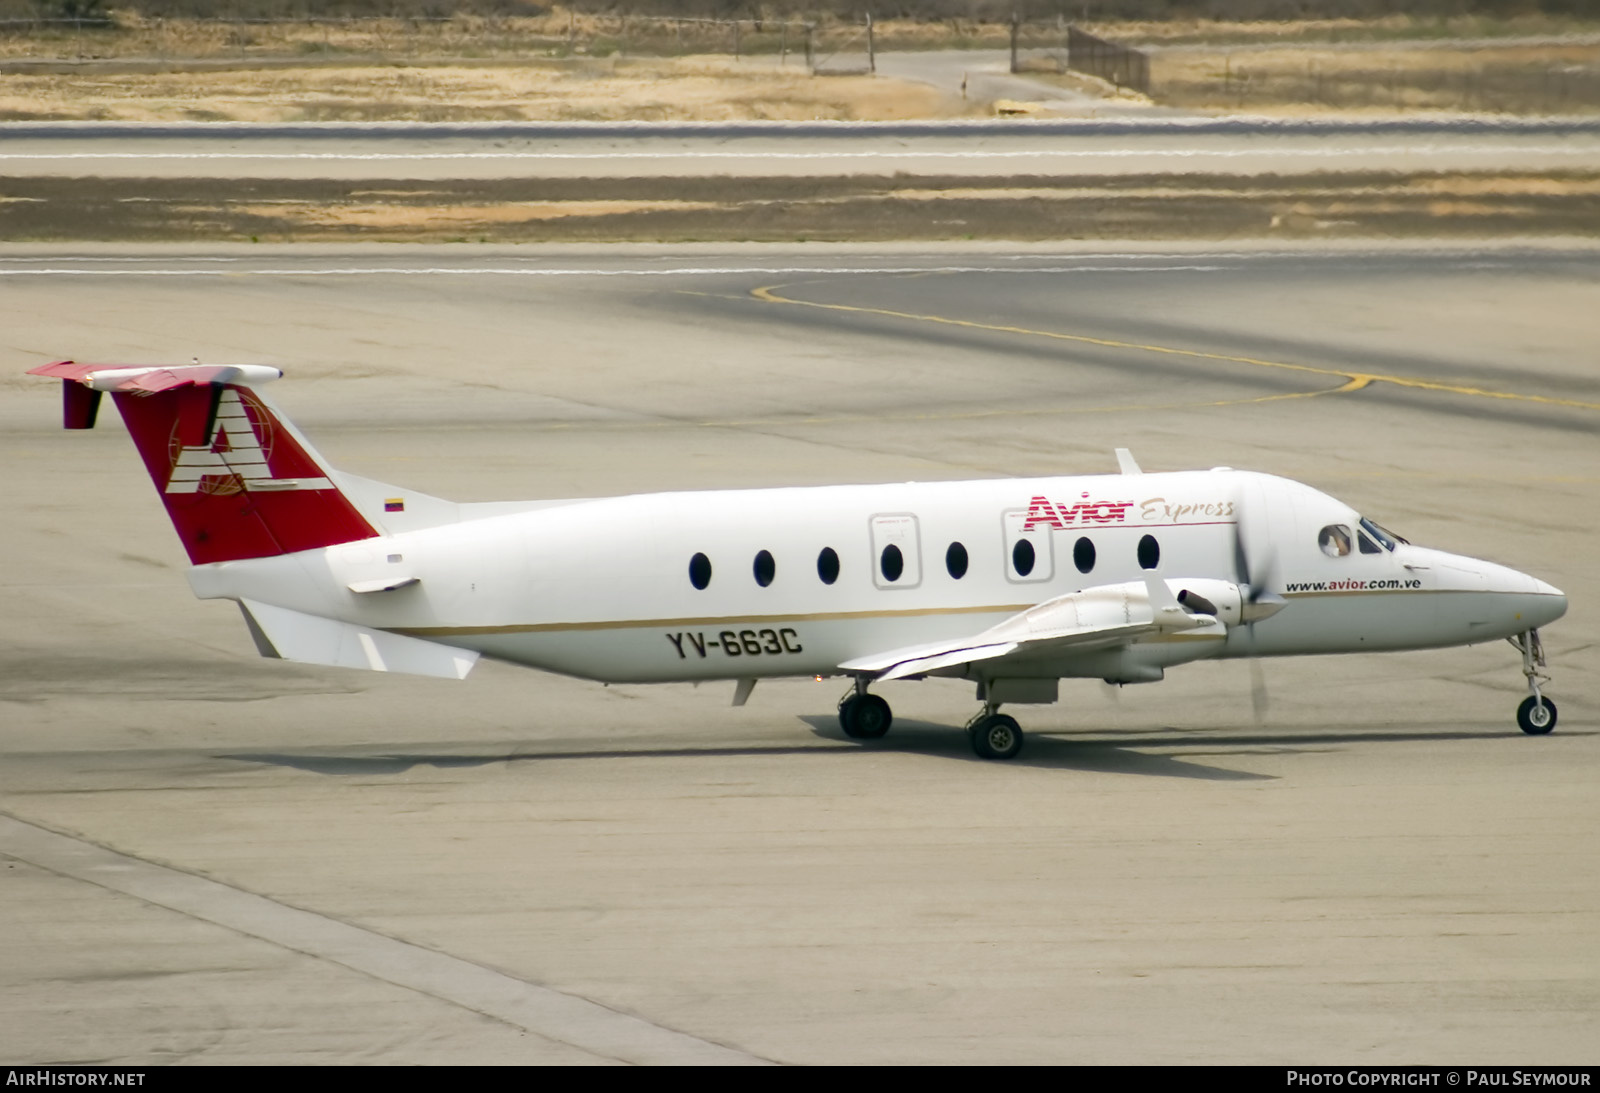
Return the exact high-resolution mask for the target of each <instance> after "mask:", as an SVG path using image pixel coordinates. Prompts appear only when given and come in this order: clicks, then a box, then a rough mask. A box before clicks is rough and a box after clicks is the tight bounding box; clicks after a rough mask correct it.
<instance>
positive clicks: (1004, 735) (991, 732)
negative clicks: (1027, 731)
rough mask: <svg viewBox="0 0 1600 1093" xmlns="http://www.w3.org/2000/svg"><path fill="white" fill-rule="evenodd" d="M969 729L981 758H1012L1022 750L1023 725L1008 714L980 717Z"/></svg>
mask: <svg viewBox="0 0 1600 1093" xmlns="http://www.w3.org/2000/svg"><path fill="white" fill-rule="evenodd" d="M967 731H968V732H969V733H970V734H971V735H972V750H973V752H974V753H976V754H977V756H978V758H979V759H1011V758H1013V757H1014V756H1015V755H1016V754H1017V752H1019V751H1021V750H1022V726H1021V725H1019V724H1017V720H1016V718H1014V717H1009V716H1007V715H1006V714H1003V713H997V714H990V715H989V716H988V717H980V718H978V720H977V721H975V722H973V724H972V728H970V729H968V730H967Z"/></svg>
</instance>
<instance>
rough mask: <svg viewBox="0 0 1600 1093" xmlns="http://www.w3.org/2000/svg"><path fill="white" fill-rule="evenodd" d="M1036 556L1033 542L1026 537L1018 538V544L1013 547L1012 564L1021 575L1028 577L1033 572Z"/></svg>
mask: <svg viewBox="0 0 1600 1093" xmlns="http://www.w3.org/2000/svg"><path fill="white" fill-rule="evenodd" d="M1035 560H1036V556H1035V555H1034V553H1033V544H1032V543H1030V542H1028V540H1026V539H1018V540H1017V545H1016V546H1014V547H1012V548H1011V565H1012V567H1013V568H1014V569H1016V571H1017V575H1018V576H1019V577H1026V576H1027V575H1028V574H1030V573H1032V572H1033V563H1034V561H1035Z"/></svg>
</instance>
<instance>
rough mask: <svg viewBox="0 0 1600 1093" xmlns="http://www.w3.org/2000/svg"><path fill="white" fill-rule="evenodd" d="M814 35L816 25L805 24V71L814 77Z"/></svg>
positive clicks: (815, 68)
mask: <svg viewBox="0 0 1600 1093" xmlns="http://www.w3.org/2000/svg"><path fill="white" fill-rule="evenodd" d="M816 34H817V24H815V23H807V24H806V71H807V72H809V73H811V74H812V75H813V76H815V75H816V74H817V67H816V61H815V56H816V41H815V38H816Z"/></svg>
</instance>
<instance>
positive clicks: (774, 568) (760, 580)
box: [753, 550, 778, 588]
mask: <svg viewBox="0 0 1600 1093" xmlns="http://www.w3.org/2000/svg"><path fill="white" fill-rule="evenodd" d="M753 568H754V570H755V575H756V584H758V585H760V586H761V587H762V588H765V587H767V585H769V584H771V583H772V578H773V577H775V576H777V573H778V563H777V562H775V561H773V560H772V552H771V551H768V550H763V551H762V552H761V553H760V554H757V555H756V562H755V566H754V567H753Z"/></svg>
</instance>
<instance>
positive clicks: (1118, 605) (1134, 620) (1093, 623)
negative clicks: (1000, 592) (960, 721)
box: [839, 573, 1227, 680]
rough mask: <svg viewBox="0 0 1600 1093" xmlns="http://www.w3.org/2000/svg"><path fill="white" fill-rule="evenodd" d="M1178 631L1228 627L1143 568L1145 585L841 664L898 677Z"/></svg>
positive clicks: (1210, 632) (1221, 631)
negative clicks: (1189, 607) (1191, 607)
mask: <svg viewBox="0 0 1600 1093" xmlns="http://www.w3.org/2000/svg"><path fill="white" fill-rule="evenodd" d="M1178 632H1187V633H1190V634H1192V635H1193V636H1195V637H1202V636H1208V637H1218V638H1221V637H1224V636H1226V634H1227V627H1226V626H1225V625H1224V624H1223V623H1222V622H1221V621H1220V620H1219V619H1217V618H1216V617H1215V616H1214V615H1201V614H1191V613H1190V612H1188V611H1185V610H1184V609H1183V607H1181V606H1180V605H1179V603H1178V601H1177V598H1176V597H1175V596H1174V595H1173V594H1172V590H1171V589H1170V588H1169V587H1167V583H1166V582H1165V581H1163V580H1162V579H1161V578H1159V577H1157V576H1156V575H1155V574H1154V573H1147V574H1145V579H1144V582H1143V583H1129V584H1113V585H1101V586H1099V587H1096V588H1086V589H1084V590H1083V591H1081V592H1069V593H1067V594H1066V595H1064V596H1057V597H1056V598H1055V599H1053V600H1046V601H1044V602H1043V603H1040V604H1035V605H1034V606H1033V607H1030V608H1028V609H1027V610H1026V611H1022V612H1019V613H1018V614H1015V615H1013V616H1011V617H1010V618H1009V619H1006V620H1005V621H1004V622H1001V623H997V624H996V625H994V626H991V627H990V628H989V629H987V630H984V631H982V632H981V633H978V634H973V635H972V636H970V637H967V638H960V639H957V640H955V641H943V642H933V643H930V644H926V645H912V646H906V647H905V648H901V649H891V650H889V651H887V652H884V653H878V654H874V655H872V656H866V657H857V658H856V659H854V660H849V661H846V662H845V663H843V664H841V665H839V667H840V668H841V669H842V670H844V671H846V672H866V673H871V674H873V675H875V676H876V677H877V678H878V679H880V680H889V679H903V678H905V677H906V676H915V675H926V674H927V673H929V672H933V671H937V670H938V669H940V668H950V667H954V666H955V665H958V664H970V663H973V662H974V661H980V660H1000V659H1002V658H1014V659H1024V658H1026V659H1028V660H1036V659H1038V658H1039V657H1040V656H1041V655H1043V656H1046V657H1048V656H1050V655H1052V654H1059V653H1066V652H1069V651H1072V652H1078V651H1083V652H1087V651H1089V650H1093V649H1105V648H1110V647H1112V646H1116V645H1125V644H1131V643H1132V642H1135V641H1137V640H1139V639H1140V638H1143V637H1147V636H1150V635H1155V634H1170V633H1178Z"/></svg>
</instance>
